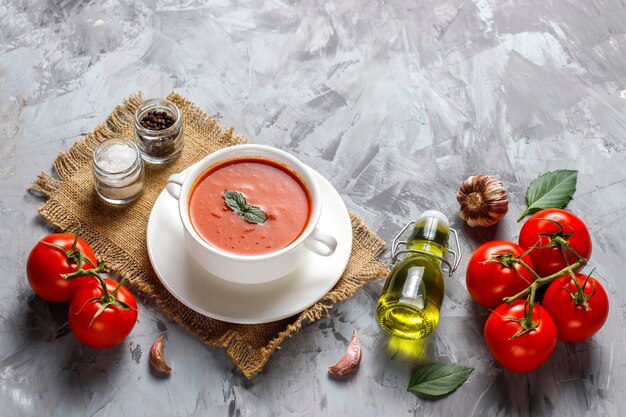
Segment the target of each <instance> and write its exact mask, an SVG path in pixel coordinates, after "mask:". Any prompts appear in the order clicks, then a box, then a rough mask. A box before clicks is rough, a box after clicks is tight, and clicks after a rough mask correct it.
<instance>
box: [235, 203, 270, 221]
mask: <svg viewBox="0 0 626 417" xmlns="http://www.w3.org/2000/svg"><path fill="white" fill-rule="evenodd" d="M239 215H240V216H241V217H243V219H244V220H246V221H247V222H250V223H265V222H266V221H267V216H266V215H265V212H264V211H263V210H261V209H260V208H258V207H254V206H248V209H247V210H244V211H241V212H239Z"/></svg>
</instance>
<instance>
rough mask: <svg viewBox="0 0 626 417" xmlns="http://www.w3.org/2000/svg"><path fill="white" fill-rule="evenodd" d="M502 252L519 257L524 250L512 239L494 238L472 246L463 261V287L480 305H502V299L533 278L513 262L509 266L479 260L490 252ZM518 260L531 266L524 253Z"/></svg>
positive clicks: (493, 306)
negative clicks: (472, 250)
mask: <svg viewBox="0 0 626 417" xmlns="http://www.w3.org/2000/svg"><path fill="white" fill-rule="evenodd" d="M506 252H512V253H513V255H514V256H519V255H521V254H522V253H523V252H524V249H522V247H520V246H518V245H516V244H515V243H513V242H507V241H505V240H494V241H491V242H487V243H484V244H483V245H481V246H480V247H479V248H478V249H476V251H475V252H474V254H473V255H472V257H471V258H470V260H469V263H468V264H467V274H466V275H465V282H466V284H467V290H468V291H469V293H470V295H471V296H472V298H473V299H474V301H476V302H477V303H478V304H480V305H481V306H483V307H486V308H496V307H497V306H499V305H500V304H502V298H504V297H510V296H512V295H515V294H517V293H518V292H520V291H522V290H524V289H525V288H526V287H528V285H529V284H530V283H532V282H533V281H534V280H535V278H534V277H533V275H532V274H531V273H530V272H528V270H527V269H526V268H524V267H523V266H521V265H520V264H517V263H516V264H513V265H512V266H504V265H502V264H498V263H493V262H488V263H483V261H486V260H488V259H489V258H490V257H491V255H494V254H498V253H506ZM522 260H523V261H524V262H526V263H527V264H528V266H530V267H531V268H532V267H533V263H532V261H531V259H530V257H529V256H528V255H526V256H524V257H523V258H522Z"/></svg>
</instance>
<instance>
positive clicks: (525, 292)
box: [504, 236, 587, 304]
mask: <svg viewBox="0 0 626 417" xmlns="http://www.w3.org/2000/svg"><path fill="white" fill-rule="evenodd" d="M558 240H561V241H562V242H561V243H559V241H558ZM555 242H556V243H557V244H558V245H563V246H564V247H565V248H566V249H567V250H569V251H570V252H571V253H572V254H574V256H575V257H576V258H577V260H576V262H574V263H573V264H571V265H568V266H566V267H565V268H563V269H561V270H560V271H558V272H555V273H554V274H552V275H548V276H547V277H543V278H541V277H540V276H539V275H537V273H536V272H535V271H534V270H533V269H532V268H531V267H530V266H529V265H528V264H527V263H526V262H524V261H522V260H521V259H518V258H515V257H512V258H511V261H512V262H514V263H518V264H520V265H521V266H523V267H524V268H526V269H527V270H528V271H529V272H530V273H531V274H533V276H534V277H535V278H536V279H535V281H533V282H532V283H531V284H530V285H529V286H528V287H526V289H525V290H522V291H520V292H518V293H517V294H515V295H514V296H511V297H505V298H504V302H505V303H507V304H511V303H512V302H513V301H515V300H519V299H520V298H522V297H524V296H526V295H528V294H530V293H531V291H533V292H534V291H537V289H538V288H539V287H541V286H542V285H545V284H549V283H550V282H552V281H554V280H555V279H557V278H559V277H562V276H563V275H569V274H570V273H572V274H573V273H574V271H576V270H578V269H580V268H582V267H583V266H585V265H587V260H586V259H585V258H583V257H581V256H580V255H578V254H577V253H576V251H574V250H573V249H571V248H570V247H569V243H567V241H566V240H565V239H563V238H560V237H558V236H557V237H556V238H555ZM533 298H534V297H533ZM533 301H534V299H533Z"/></svg>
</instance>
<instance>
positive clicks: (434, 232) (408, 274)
mask: <svg viewBox="0 0 626 417" xmlns="http://www.w3.org/2000/svg"><path fill="white" fill-rule="evenodd" d="M405 229H406V228H405ZM401 234H402V232H401ZM449 236H450V227H449V225H448V219H447V217H446V216H445V215H444V214H443V213H441V212H439V211H436V210H428V211H425V212H424V213H422V215H421V216H420V217H419V218H418V219H417V220H416V221H415V225H414V227H413V231H412V232H411V235H410V237H409V239H408V240H407V242H406V247H407V249H406V250H403V251H398V250H397V249H398V244H397V243H396V242H395V241H394V245H393V246H394V247H393V251H394V254H393V257H394V261H395V259H396V258H397V257H398V255H400V254H406V256H405V257H404V258H403V259H402V260H400V261H397V263H396V264H395V265H394V267H393V269H392V270H391V273H390V274H389V276H388V277H387V281H386V282H385V286H384V288H383V293H382V295H381V297H380V299H379V300H378V305H377V308H376V313H377V317H378V323H379V324H380V326H381V327H382V328H383V329H384V330H385V331H386V332H387V333H389V334H391V335H393V336H398V337H401V338H404V339H420V338H423V337H426V336H428V335H429V334H430V333H432V331H433V330H434V329H435V327H437V324H438V323H439V310H440V308H441V303H442V301H443V295H444V279H443V272H442V261H443V262H445V263H446V264H448V265H449V267H450V271H453V269H455V267H453V266H452V265H450V264H449V263H448V262H447V261H446V260H445V258H444V256H445V255H446V252H448V237H449ZM398 237H399V236H398ZM398 237H397V238H396V239H398ZM455 237H456V235H455ZM457 247H458V245H457ZM458 256H460V254H458ZM458 256H457V254H456V253H455V257H457V258H458ZM455 266H458V262H456V261H455Z"/></svg>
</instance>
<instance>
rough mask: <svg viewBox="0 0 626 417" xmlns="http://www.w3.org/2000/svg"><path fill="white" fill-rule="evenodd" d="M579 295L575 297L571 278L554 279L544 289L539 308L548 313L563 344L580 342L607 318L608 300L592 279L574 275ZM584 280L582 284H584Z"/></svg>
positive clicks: (575, 288) (595, 331) (576, 291)
mask: <svg viewBox="0 0 626 417" xmlns="http://www.w3.org/2000/svg"><path fill="white" fill-rule="evenodd" d="M576 279H577V280H578V283H579V284H580V287H581V289H582V290H583V294H578V288H577V287H576V283H575V282H574V279H573V278H572V277H570V276H564V277H561V278H558V279H557V280H555V281H554V282H552V284H550V286H549V287H548V291H546V294H545V295H544V297H543V307H544V308H545V309H546V310H548V312H549V313H550V315H551V316H552V318H553V319H554V323H555V324H556V328H557V330H558V333H559V339H561V340H563V341H565V342H581V341H583V340H586V339H589V338H590V337H591V336H593V335H594V334H596V333H597V332H598V330H600V328H601V327H602V326H603V325H604V323H605V322H606V318H607V317H608V315H609V297H608V296H607V294H606V291H605V290H604V288H603V287H602V284H600V282H598V280H596V279H595V278H593V277H589V278H587V276H585V275H582V274H576ZM585 281H586V282H585Z"/></svg>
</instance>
